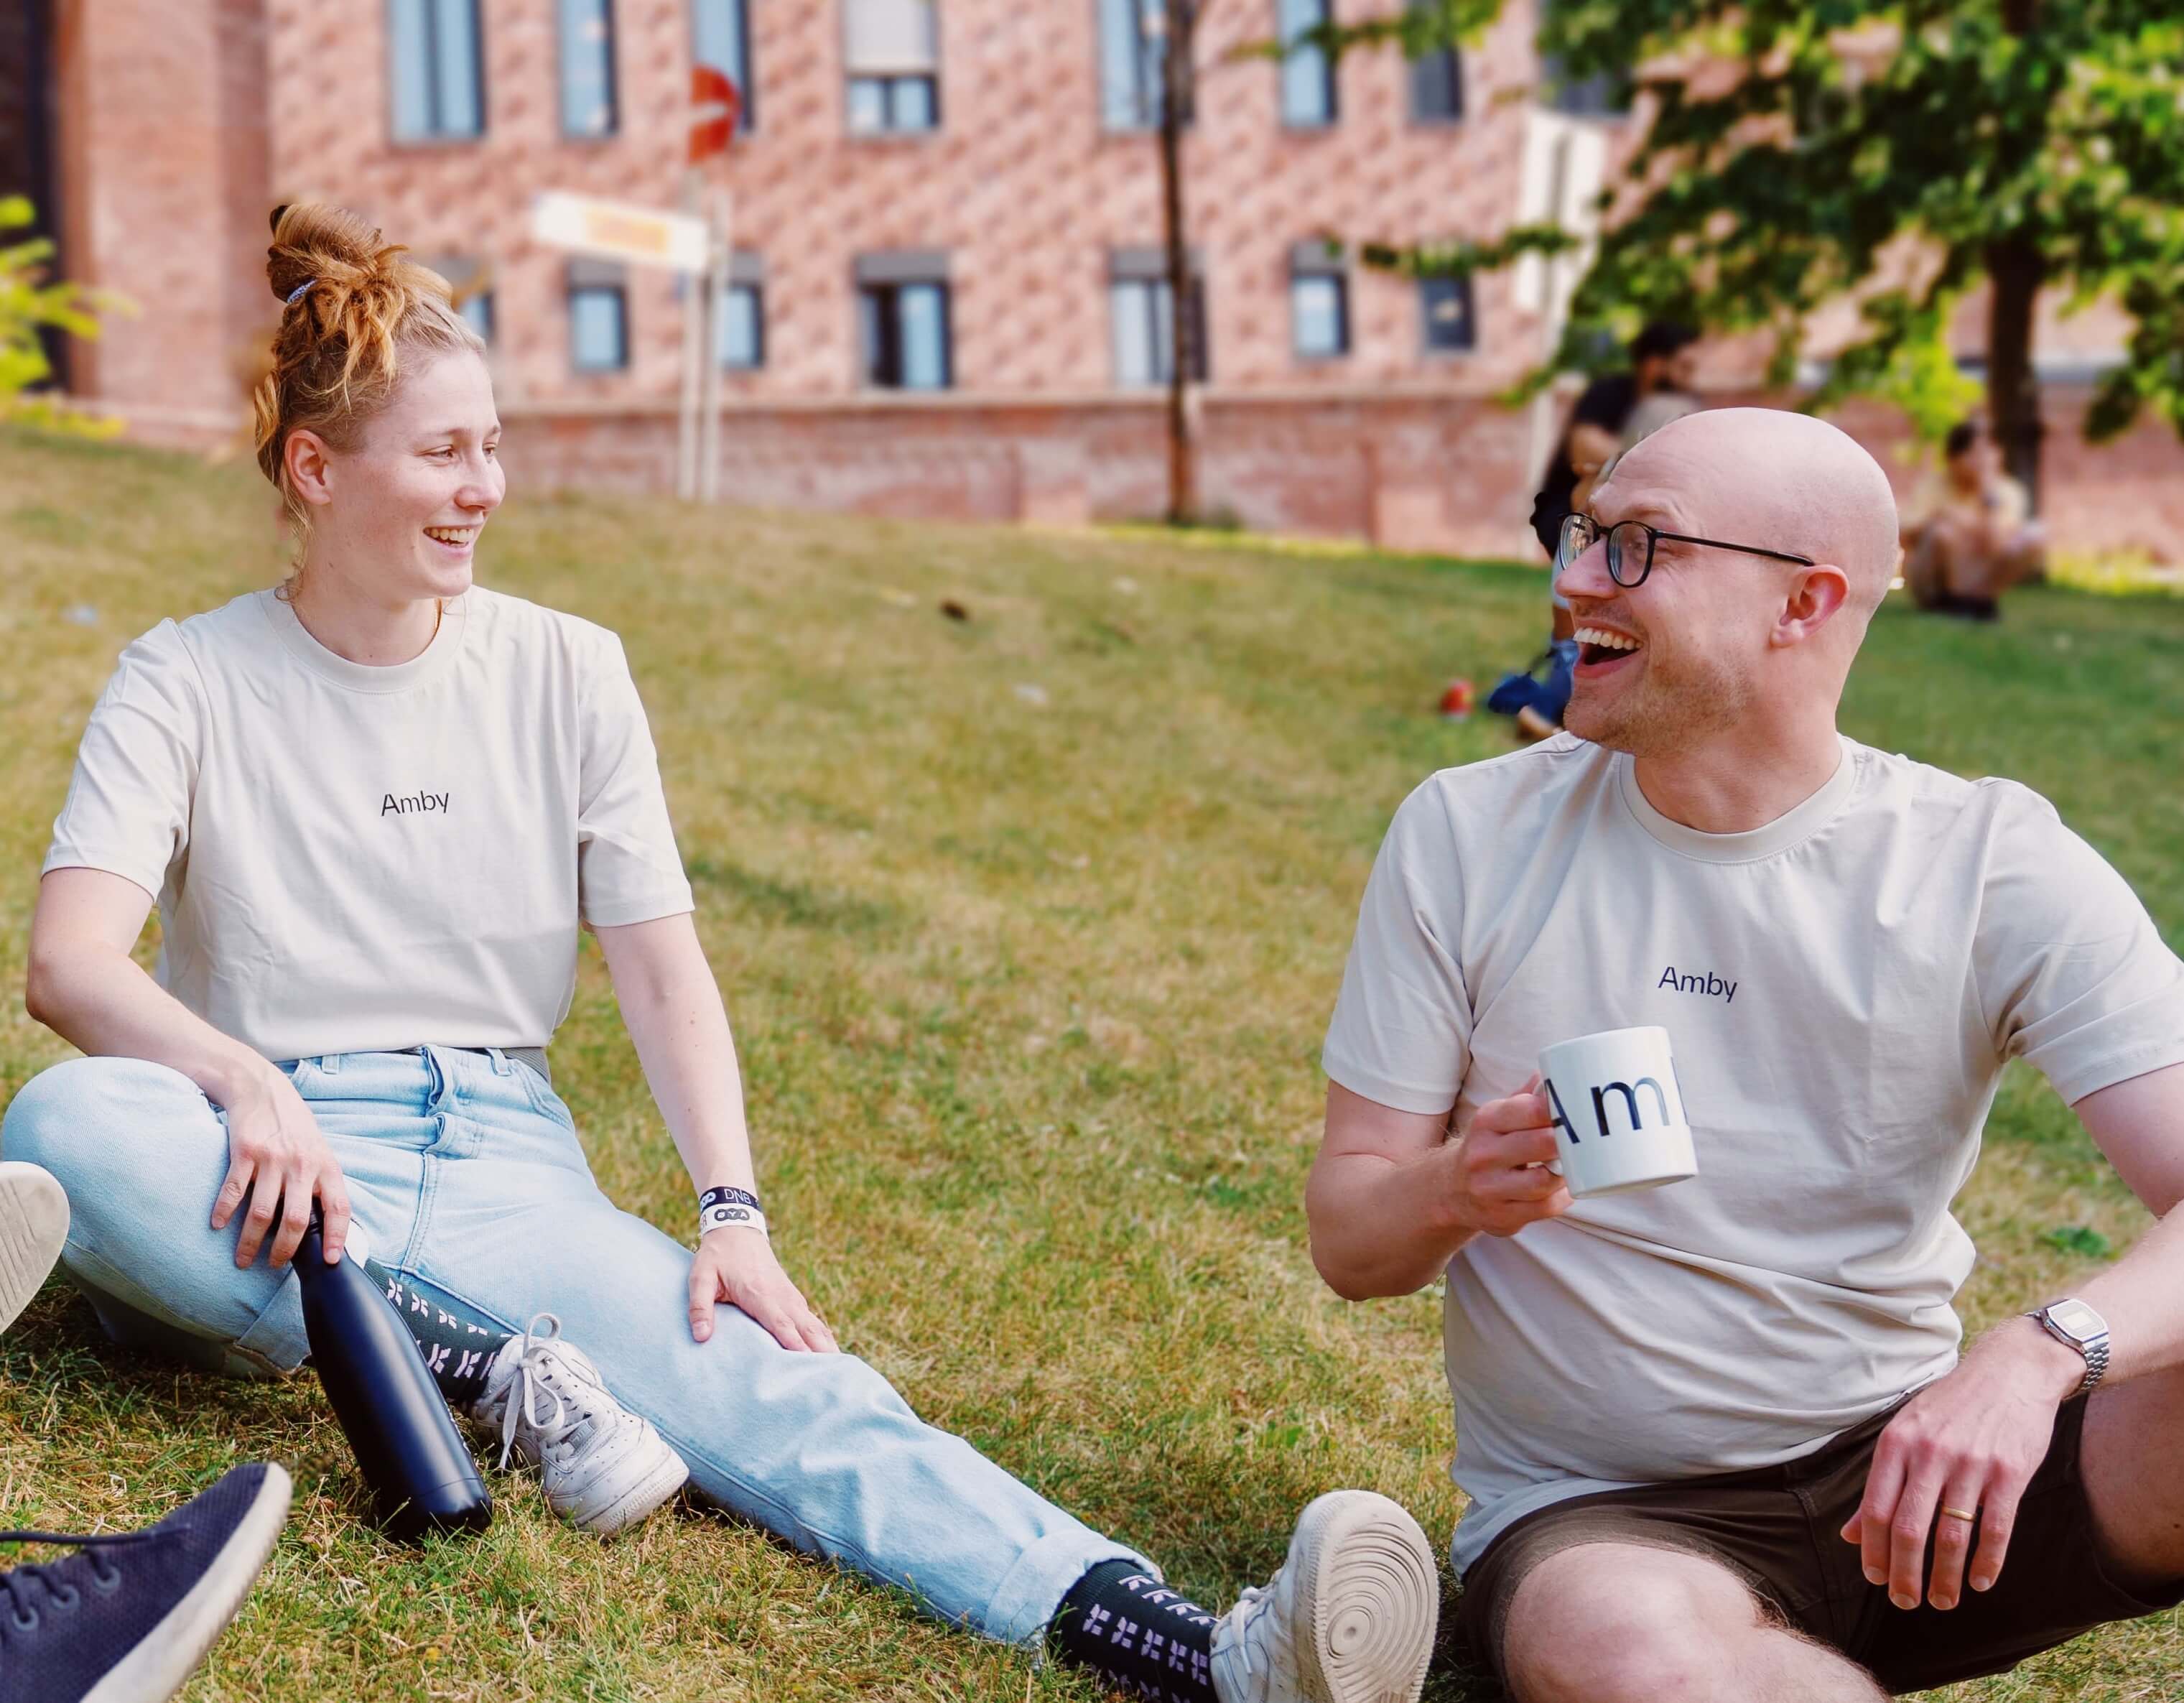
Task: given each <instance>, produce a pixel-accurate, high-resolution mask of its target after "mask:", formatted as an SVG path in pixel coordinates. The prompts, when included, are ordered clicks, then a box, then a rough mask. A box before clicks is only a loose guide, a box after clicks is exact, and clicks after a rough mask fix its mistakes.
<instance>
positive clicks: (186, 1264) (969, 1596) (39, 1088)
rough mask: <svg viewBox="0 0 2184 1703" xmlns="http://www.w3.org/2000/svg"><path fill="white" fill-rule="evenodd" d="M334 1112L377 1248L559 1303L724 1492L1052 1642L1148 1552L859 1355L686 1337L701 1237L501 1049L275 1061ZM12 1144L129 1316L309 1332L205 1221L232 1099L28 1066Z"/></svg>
mask: <svg viewBox="0 0 2184 1703" xmlns="http://www.w3.org/2000/svg"><path fill="white" fill-rule="evenodd" d="M279 1068H280V1069H281V1070H282V1071H284V1072H285V1073H287V1075H288V1077H289V1079H290V1080H292V1082H293V1083H294V1084H295V1086H296V1089H297V1092H298V1093H299V1094H301V1095H302V1097H303V1098H304V1100H305V1102H306V1103H309V1106H310V1108H311V1111H312V1113H313V1114H314V1115H315V1117H316V1118H317V1120H318V1123H319V1126H320V1129H322V1130H323V1131H325V1132H326V1138H327V1141H328V1142H329V1143H330V1144H331V1147H332V1148H333V1153H334V1156H335V1158H336V1159H338V1160H339V1161H340V1163H341V1167H342V1170H343V1173H344V1174H345V1175H346V1176H347V1178H348V1193H349V1201H350V1205H351V1209H352V1211H353V1213H354V1219H355V1221H356V1222H357V1224H359V1226H362V1228H363V1231H364V1234H365V1237H366V1238H367V1239H368V1242H369V1245H370V1254H371V1257H372V1259H374V1260H375V1261H376V1262H377V1263H379V1264H380V1265H384V1266H386V1267H387V1268H389V1269H390V1270H398V1271H401V1272H403V1273H404V1274H406V1275H407V1276H409V1277H411V1278H412V1279H416V1280H421V1281H422V1282H423V1283H424V1284H426V1285H429V1286H432V1287H436V1288H438V1289H440V1290H443V1291H444V1292H446V1293H448V1294H449V1295H451V1296H453V1297H454V1298H455V1299H457V1300H459V1301H461V1302H463V1303H465V1304H467V1305H468V1306H470V1307H471V1308H473V1309H476V1311H477V1312H479V1313H482V1314H484V1315H487V1316H488V1317H490V1318H492V1319H494V1320H496V1321H499V1324H500V1325H501V1326H503V1327H504V1329H506V1330H509V1331H511V1332H516V1331H521V1329H522V1328H523V1327H524V1325H525V1324H526V1321H528V1320H529V1319H530V1318H531V1316H532V1315H533V1314H534V1313H538V1312H541V1311H546V1312H552V1313H555V1314H558V1315H560V1319H561V1322H562V1328H563V1332H564V1334H565V1336H566V1337H568V1339H569V1340H570V1342H571V1343H574V1344H575V1345H576V1346H577V1347H578V1348H582V1350H583V1351H584V1352H585V1353H586V1354H589V1355H590V1356H591V1357H592V1359H593V1361H594V1362H595V1363H596V1364H597V1365H598V1366H599V1371H600V1372H601V1374H602V1375H603V1376H604V1378H605V1379H606V1382H607V1387H608V1388H610V1389H611V1390H612V1391H613V1392H614V1393H615V1394H616V1396H617V1397H619V1398H620V1399H621V1401H622V1403H623V1404H625V1405H626V1406H627V1407H629V1408H631V1409H632V1410H634V1411H636V1412H638V1413H641V1414H643V1415H644V1416H645V1417H646V1418H647V1419H649V1420H650V1421H652V1422H653V1424H654V1425H655V1426H656V1427H658V1428H659V1431H660V1435H661V1436H663V1437H664V1438H666V1440H667V1442H668V1443H670V1444H671V1446H672V1447H673V1448H674V1449H676V1450H677V1452H678V1453H679V1454H680V1455H682V1458H683V1459H684V1460H687V1461H688V1462H689V1464H690V1477H691V1481H692V1483H693V1485H694V1488H696V1489H698V1490H699V1492H700V1493H702V1494H704V1495H705V1496H706V1497H708V1498H710V1499H711V1500H713V1501H715V1502H716V1503H718V1504H720V1505H721V1506H722V1507H725V1508H728V1509H731V1510H733V1511H734V1512H735V1513H737V1514H738V1515H740V1516H743V1517H744V1519H747V1520H750V1521H753V1522H755V1523H757V1524H759V1525H760V1526H763V1527H766V1529H767V1530H768V1531H770V1532H773V1533H777V1534H779V1535H780V1536H781V1537H783V1538H786V1539H787V1540H788V1542H789V1543H791V1544H794V1545H796V1547H797V1548H799V1549H803V1550H805V1551H806V1552H808V1553H813V1554H817V1555H825V1556H827V1557H828V1558H829V1559H830V1560H832V1561H835V1562H836V1563H838V1565H841V1566H846V1567H850V1568H853V1569H855V1571H857V1572H861V1573H863V1574H865V1575H866V1576H867V1577H872V1578H874V1579H878V1580H883V1581H884V1582H886V1583H889V1584H894V1585H898V1586H900V1587H901V1588H902V1589H905V1590H907V1591H909V1592H910V1593H911V1594H912V1595H913V1596H915V1597H917V1599H918V1600H919V1601H920V1603H921V1604H922V1605H923V1606H924V1607H925V1608H926V1609H927V1610H928V1611H929V1612H931V1613H933V1614H934V1615H936V1616H939V1617H940V1618H941V1619H944V1620H947V1621H950V1622H956V1623H957V1624H960V1625H962V1626H965V1627H967V1628H970V1629H971V1630H972V1631H974V1632H978V1633H983V1634H984V1635H985V1636H987V1637H989V1638H994V1639H1000V1640H1002V1641H1003V1642H1006V1643H1011V1644H1029V1643H1034V1642H1035V1641H1036V1640H1037V1639H1039V1635H1040V1631H1041V1628H1044V1627H1045V1624H1046V1622H1048V1621H1049V1620H1050V1618H1051V1617H1052V1616H1053V1614H1054V1611H1055V1609H1056V1607H1057V1606H1058V1605H1059V1604H1060V1602H1061V1598H1062V1596H1063V1594H1064V1593H1066V1592H1067V1590H1068V1589H1069V1588H1070V1587H1071V1586H1072V1585H1073V1584H1074V1583H1076V1582H1077V1581H1078V1579H1079V1578H1081V1577H1083V1576H1084V1574H1085V1573H1086V1572H1088V1571H1089V1570H1090V1569H1091V1568H1092V1567H1094V1566H1097V1565H1098V1564H1099V1563H1100V1562H1102V1561H1117V1560H1122V1561H1133V1562H1135V1563H1137V1564H1138V1565H1139V1566H1145V1567H1146V1570H1147V1571H1149V1572H1150V1571H1151V1566H1150V1564H1149V1563H1146V1562H1145V1560H1144V1558H1143V1557H1142V1556H1139V1555H1137V1554H1136V1553H1135V1552H1134V1551H1133V1550H1131V1549H1126V1548H1124V1547H1123V1545H1121V1544H1116V1543H1113V1542H1112V1541H1110V1540H1109V1539H1107V1538H1102V1537H1100V1535H1099V1534H1098V1533H1095V1532H1093V1531H1092V1530H1090V1529H1089V1527H1085V1526H1084V1525H1082V1524H1080V1523H1079V1522H1078V1521H1076V1520H1075V1519H1073V1518H1072V1517H1071V1516H1069V1515H1067V1514H1066V1513H1064V1512H1062V1510H1060V1509H1059V1508H1056V1507H1055V1506H1054V1505H1052V1504H1051V1503H1050V1502H1048V1501H1046V1500H1045V1499H1044V1498H1043V1497H1040V1496H1039V1495H1037V1494H1034V1493H1033V1492H1032V1491H1031V1490H1030V1489H1028V1488H1026V1487H1025V1486H1024V1485H1022V1484H1021V1483H1019V1482H1017V1480H1016V1479H1014V1478H1012V1477H1010V1476H1009V1475H1008V1474H1007V1473H1006V1472H1005V1471H1002V1470H1001V1469H1000V1467H998V1466H995V1465H994V1464H993V1463H992V1462H991V1461H989V1460H987V1459H986V1458H985V1457H984V1456H983V1455H980V1454H979V1453H978V1451H977V1450H976V1449H972V1447H971V1445H970V1444H968V1443H965V1442H964V1441H963V1440H962V1439H961V1438H957V1437H951V1436H950V1435H949V1434H948V1433H947V1432H942V1431H936V1430H934V1429H933V1427H931V1426H928V1425H927V1424H925V1423H924V1422H923V1421H921V1420H920V1419H918V1417H917V1415H915V1414H913V1413H912V1412H911V1410H910V1408H909V1406H908V1404H906V1403H905V1402H904V1400H903V1399H902V1398H901V1397H900V1395H898V1394H896V1393H895V1392H894V1388H892V1387H891V1386H890V1385H889V1383H888V1382H887V1381H886V1379H884V1378H883V1377H882V1376H880V1375H879V1374H878V1373H877V1372H876V1371H873V1370H872V1368H871V1367H870V1366H868V1365H866V1364H865V1363H864V1362H863V1361H862V1360H857V1359H855V1357H854V1356H851V1355H849V1354H793V1353H791V1352H789V1351H788V1349H786V1348H783V1347H781V1345H780V1344H779V1343H777V1342H775V1341H774V1339H773V1337H772V1336H771V1335H769V1334H768V1333H767V1332H766V1331H765V1330H763V1329H761V1328H760V1326H758V1325H756V1324H755V1323H753V1322H752V1321H751V1320H749V1318H748V1317H746V1316H745V1315H744V1314H743V1313H741V1312H739V1311H738V1310H737V1309H734V1308H733V1307H726V1306H724V1307H721V1309H719V1314H718V1318H717V1321H716V1327H715V1330H714V1332H713V1336H712V1338H711V1340H710V1341H709V1342H706V1343H696V1342H694V1341H692V1340H691V1337H690V1332H689V1327H688V1322H687V1320H688V1299H687V1294H688V1272H689V1269H690V1250H689V1249H688V1248H685V1247H683V1246H682V1244H681V1243H679V1242H674V1241H671V1239H670V1238H668V1237H666V1236H663V1235H662V1234H661V1233H660V1231H657V1230H655V1229H654V1228H653V1227H652V1226H650V1225H649V1224H647V1223H646V1222H645V1221H644V1220H642V1219H639V1218H635V1217H632V1215H631V1214H628V1213H626V1212H622V1211H620V1210H618V1209H616V1207H615V1205H614V1203H612V1202H611V1201H610V1200H608V1198H606V1197H605V1196H604V1194H602V1193H601V1192H599V1185H598V1184H597V1183H596V1182H594V1181H593V1179H592V1173H591V1168H590V1166H589V1165H588V1164H586V1163H585V1159H584V1155H583V1151H582V1147H579V1146H578V1144H577V1131H576V1124H575V1120H573V1119H572V1118H571V1116H570V1114H569V1109H568V1108H567V1107H566V1106H565V1105H564V1104H563V1103H562V1102H561V1100H560V1097H558V1096H557V1095H556V1094H555V1093H554V1091H553V1089H552V1088H551V1087H549V1086H548V1085H547V1082H546V1080H545V1079H544V1078H543V1076H541V1075H539V1074H538V1072H537V1071H535V1070H533V1069H531V1068H530V1067H529V1066H527V1065H525V1064H520V1063H518V1062H516V1061H515V1060H514V1059H511V1058H507V1057H505V1056H504V1054H502V1053H499V1052H498V1051H487V1052H483V1053H473V1052H467V1051H463V1050H459V1049H454V1048H449V1047H425V1048H422V1049H421V1050H419V1051H417V1052H414V1053H331V1054H328V1055H326V1056H325V1057H323V1058H303V1059H298V1060H296V1061H294V1062H292V1063H289V1064H281V1066H280V1067H279ZM0 1153H4V1154H5V1156H6V1157H7V1158H8V1159H28V1160H31V1162H33V1163H34V1164H41V1165H43V1166H44V1167H45V1168H46V1169H47V1170H49V1171H51V1172H52V1173H53V1175H55V1176H57V1177H58V1178H59V1179H60V1181H61V1182H62V1184H63V1186H64V1187H65V1188H66V1189H67V1190H68V1194H69V1202H70V1213H71V1216H70V1226H69V1237H68V1247H67V1249H66V1251H65V1252H64V1254H63V1256H62V1259H63V1262H64V1265H65V1266H66V1268H67V1270H68V1273H69V1275H70V1277H71V1278H72V1279H73V1280H74V1281H75V1283H76V1285H77V1286H78V1287H80V1288H81V1289H82V1290H83V1291H84V1292H85V1293H86V1294H87V1295H88V1296H89V1297H90V1298H91V1299H92V1304H93V1306H94V1307H96V1308H97V1309H98V1312H99V1315H100V1318H101V1320H102V1321H103V1323H104V1324H105V1326H106V1328H107V1329H108V1331H109V1333H110V1334H112V1335H114V1336H115V1337H119V1338H120V1339H122V1340H125V1341H135V1342H137V1343H145V1344H148V1345H153V1346H159V1347H164V1348H170V1349H174V1350H177V1351H180V1352H182V1353H184V1354H187V1355H188V1356H189V1357H190V1358H192V1359H193V1360H198V1361H199V1362H200V1363H205V1364H214V1365H220V1364H223V1363H224V1364H225V1365H226V1366H227V1368H228V1369H229V1370H232V1371H249V1370H258V1371H266V1372H275V1373H283V1372H287V1371H293V1370H294V1369H295V1368H296V1367H297V1366H298V1365H300V1364H301V1363H302V1361H303V1360H304V1355H305V1354H307V1353H309V1343H308V1342H307V1341H306V1339H305V1337H304V1314H303V1307H302V1304H301V1302H300V1301H299V1299H298V1287H297V1282H296V1278H295V1274H294V1273H293V1272H292V1271H287V1270H281V1271H275V1270H272V1269H271V1268H270V1266H269V1265H267V1264H266V1262H265V1255H264V1254H260V1255H259V1259H258V1260H257V1263H256V1264H255V1265H253V1266H252V1267H251V1268H250V1269H249V1270H237V1269H236V1265H235V1242H236V1226H235V1225H234V1224H232V1223H231V1224H230V1225H229V1226H228V1227H227V1228H226V1229H225V1230H222V1231H214V1230H213V1229H212V1228H211V1227H210V1221H211V1216H212V1203H213V1197H214V1194H215V1193H217V1192H219V1188H220V1181H221V1180H222V1178H223V1177H224V1176H225V1175H226V1170H227V1163H228V1154H227V1125H226V1114H225V1113H224V1112H223V1111H221V1110H220V1108H218V1107H216V1106H214V1104H213V1103H211V1102H210V1101H209V1100H208V1099H207V1098H206V1097H205V1096H204V1094H203V1092H201V1091H200V1090H199V1089H198V1086H197V1085H196V1084H195V1083H193V1082H192V1081H191V1080H190V1079H189V1078H188V1077H187V1076H185V1075H182V1074H181V1072H180V1071H177V1070H173V1069H169V1068H168V1067H167V1066H165V1065H164V1064H153V1063H152V1062H151V1061H149V1060H147V1059H142V1058H75V1059H70V1060H69V1061H68V1062H67V1063H65V1064H56V1065H54V1066H53V1067H52V1068H51V1069H47V1070H44V1071H42V1072H41V1073H40V1074H39V1075H36V1077H34V1078H32V1079H31V1080H30V1081H29V1082H27V1083H25V1085H24V1086H23V1089H22V1092H20V1093H19V1094H17V1095H16V1097H15V1098H14V1102H13V1103H11V1104H10V1105H9V1106H8V1111H7V1116H6V1119H5V1121H4V1124H0Z"/></svg>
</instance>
